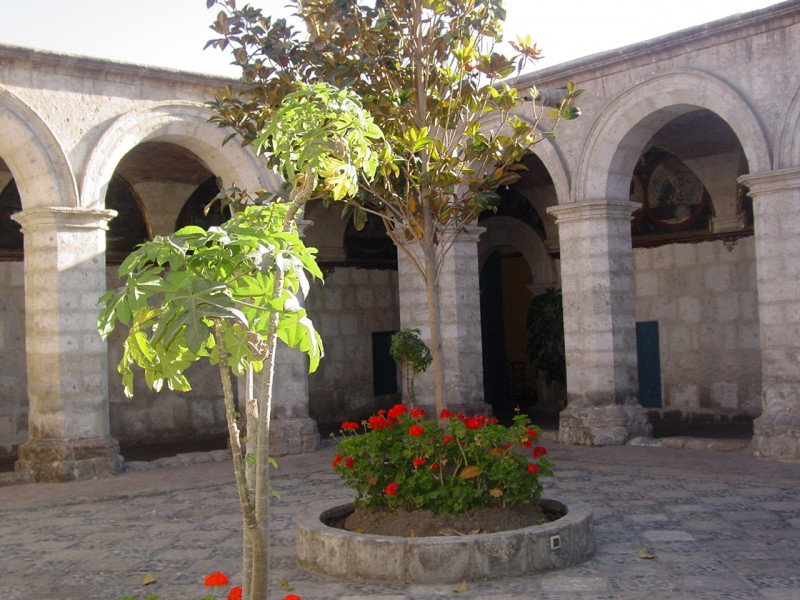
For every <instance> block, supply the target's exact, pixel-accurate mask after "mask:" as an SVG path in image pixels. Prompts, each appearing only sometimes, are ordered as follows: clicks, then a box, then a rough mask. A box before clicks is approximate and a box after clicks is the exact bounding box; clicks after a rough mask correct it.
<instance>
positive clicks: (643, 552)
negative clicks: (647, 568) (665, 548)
mask: <svg viewBox="0 0 800 600" xmlns="http://www.w3.org/2000/svg"><path fill="white" fill-rule="evenodd" d="M639 558H643V559H645V560H652V559H654V558H655V556H653V555H652V554H650V553H649V552H648V551H647V550H645V549H644V548H642V549H640V550H639Z"/></svg>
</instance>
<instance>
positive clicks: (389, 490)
mask: <svg viewBox="0 0 800 600" xmlns="http://www.w3.org/2000/svg"><path fill="white" fill-rule="evenodd" d="M399 490H400V486H399V485H397V484H396V483H395V482H394V481H393V482H392V483H390V484H389V485H387V486H386V495H387V496H397V492H398V491H399Z"/></svg>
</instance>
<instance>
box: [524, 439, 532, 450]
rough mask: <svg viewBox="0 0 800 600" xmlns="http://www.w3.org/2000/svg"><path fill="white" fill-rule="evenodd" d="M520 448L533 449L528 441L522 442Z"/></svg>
mask: <svg viewBox="0 0 800 600" xmlns="http://www.w3.org/2000/svg"><path fill="white" fill-rule="evenodd" d="M522 447H523V448H531V447H533V442H532V441H531V440H530V439H527V440H525V441H524V442H522Z"/></svg>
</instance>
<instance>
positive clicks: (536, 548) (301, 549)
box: [296, 500, 595, 583]
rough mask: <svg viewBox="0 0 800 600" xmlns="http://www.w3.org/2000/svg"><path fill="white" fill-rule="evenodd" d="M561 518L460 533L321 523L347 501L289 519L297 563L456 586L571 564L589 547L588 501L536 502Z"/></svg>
mask: <svg viewBox="0 0 800 600" xmlns="http://www.w3.org/2000/svg"><path fill="white" fill-rule="evenodd" d="M541 503H542V505H544V506H546V507H550V508H553V509H556V510H560V511H562V512H564V513H565V514H564V516H563V517H561V518H559V519H556V520H555V521H551V522H550V523H545V524H544V525H532V526H530V527H525V528H523V529H513V530H510V531H500V532H497V533H484V534H478V535H463V536H437V537H417V538H410V537H397V536H386V535H371V534H366V533H354V532H351V531H346V530H344V529H338V528H336V527H331V526H329V525H326V523H329V522H333V521H336V520H337V519H340V518H342V517H344V516H345V515H347V514H348V513H350V512H352V510H353V504H352V503H350V504H335V505H329V506H326V507H323V508H322V509H320V508H319V507H317V508H316V509H310V510H308V511H306V512H304V513H302V514H300V515H299V516H298V518H297V521H296V529H297V562H298V564H299V565H300V567H302V568H303V569H306V570H307V571H311V572H312V573H317V574H320V575H329V576H331V577H338V578H343V579H351V580H372V581H402V582H406V583H457V582H461V581H478V580H483V579H498V578H503V577H520V576H523V575H530V574H532V573H538V572H542V571H549V570H552V569H561V568H564V567H569V566H572V565H576V564H578V563H581V562H583V561H585V560H588V559H589V558H591V557H592V555H593V554H594V552H595V540H594V523H593V521H592V511H591V509H590V507H589V505H588V504H585V503H582V502H572V501H570V502H569V503H567V502H565V501H559V500H542V501H541Z"/></svg>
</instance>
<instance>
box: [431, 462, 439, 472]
mask: <svg viewBox="0 0 800 600" xmlns="http://www.w3.org/2000/svg"><path fill="white" fill-rule="evenodd" d="M438 468H439V463H433V464H432V465H431V466H430V469H431V471H436V470H437V469H438Z"/></svg>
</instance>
